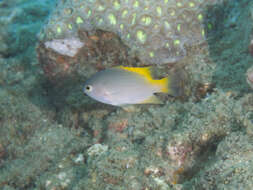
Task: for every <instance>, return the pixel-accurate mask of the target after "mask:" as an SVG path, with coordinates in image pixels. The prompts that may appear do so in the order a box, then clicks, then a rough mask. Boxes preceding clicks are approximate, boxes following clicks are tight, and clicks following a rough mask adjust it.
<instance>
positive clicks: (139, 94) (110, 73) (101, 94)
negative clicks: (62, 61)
mask: <svg viewBox="0 0 253 190" xmlns="http://www.w3.org/2000/svg"><path fill="white" fill-rule="evenodd" d="M138 69H139V70H141V72H142V71H143V70H145V72H144V74H143V73H139V71H138V72H135V71H134V72H132V71H129V70H127V69H125V67H116V68H110V69H106V70H103V71H100V72H98V73H96V74H95V75H93V76H92V77H91V78H90V79H88V80H87V81H86V82H85V84H84V93H86V94H87V95H88V96H90V97H91V98H93V99H95V100H97V101H99V102H102V103H105V104H111V105H115V106H123V105H129V104H145V103H161V102H160V101H159V100H158V99H157V98H156V97H155V95H154V93H157V92H167V91H168V90H167V89H168V88H167V78H164V79H160V80H153V79H152V78H151V77H150V76H149V73H148V72H149V69H148V68H143V69H142V68H138ZM146 72H147V73H146Z"/></svg>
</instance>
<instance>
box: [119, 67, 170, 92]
mask: <svg viewBox="0 0 253 190" xmlns="http://www.w3.org/2000/svg"><path fill="white" fill-rule="evenodd" d="M117 68H119V69H124V70H127V71H130V72H135V73H137V74H139V75H141V76H143V77H144V78H145V79H146V80H147V81H148V82H149V83H150V84H151V85H155V86H158V87H159V89H158V90H157V92H162V93H170V92H171V90H170V78H169V76H168V77H165V78H162V79H160V80H155V79H153V77H152V74H151V73H152V67H151V66H150V67H125V66H118V67H117Z"/></svg>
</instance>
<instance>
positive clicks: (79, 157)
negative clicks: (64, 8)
mask: <svg viewBox="0 0 253 190" xmlns="http://www.w3.org/2000/svg"><path fill="white" fill-rule="evenodd" d="M83 160H84V157H83V155H82V154H78V156H77V158H76V159H75V163H80V162H83Z"/></svg>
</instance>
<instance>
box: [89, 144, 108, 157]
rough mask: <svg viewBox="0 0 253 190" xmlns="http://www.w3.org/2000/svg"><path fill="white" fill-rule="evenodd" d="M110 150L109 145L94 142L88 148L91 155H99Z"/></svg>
mask: <svg viewBox="0 0 253 190" xmlns="http://www.w3.org/2000/svg"><path fill="white" fill-rule="evenodd" d="M107 150H108V146H107V145H102V144H94V145H93V146H91V147H90V148H89V149H88V155H89V156H94V155H95V156H98V155H100V154H102V153H104V152H106V151H107Z"/></svg>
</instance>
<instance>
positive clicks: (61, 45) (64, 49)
mask: <svg viewBox="0 0 253 190" xmlns="http://www.w3.org/2000/svg"><path fill="white" fill-rule="evenodd" d="M83 45H84V43H83V42H81V41H80V39H78V38H65V39H55V40H52V41H47V42H45V46H46V48H51V49H53V50H54V51H56V52H57V53H59V54H62V55H67V56H70V57H74V56H75V55H76V54H77V52H78V50H79V49H80V48H81V47H83Z"/></svg>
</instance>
